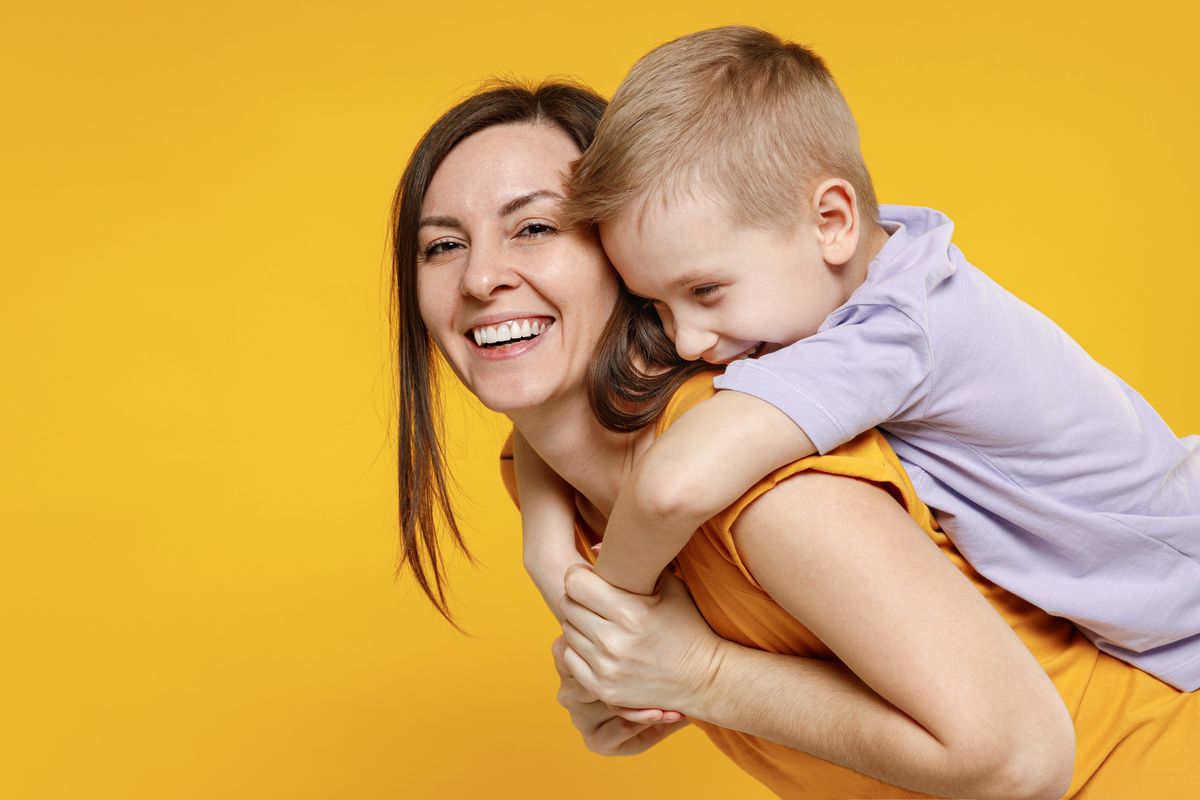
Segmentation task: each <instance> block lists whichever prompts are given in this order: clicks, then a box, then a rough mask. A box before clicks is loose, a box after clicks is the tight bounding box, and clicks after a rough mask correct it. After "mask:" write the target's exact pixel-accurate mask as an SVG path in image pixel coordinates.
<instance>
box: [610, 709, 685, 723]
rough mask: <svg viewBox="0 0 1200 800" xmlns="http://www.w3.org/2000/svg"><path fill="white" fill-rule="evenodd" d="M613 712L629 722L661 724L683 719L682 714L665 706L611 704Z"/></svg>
mask: <svg viewBox="0 0 1200 800" xmlns="http://www.w3.org/2000/svg"><path fill="white" fill-rule="evenodd" d="M612 710H613V713H614V714H616V715H617V716H619V717H620V718H621V719H624V720H628V721H629V722H641V723H647V724H652V725H663V724H666V723H672V722H678V721H679V720H681V719H683V714H680V713H679V712H678V711H672V710H670V709H665V708H627V707H626V706H612Z"/></svg>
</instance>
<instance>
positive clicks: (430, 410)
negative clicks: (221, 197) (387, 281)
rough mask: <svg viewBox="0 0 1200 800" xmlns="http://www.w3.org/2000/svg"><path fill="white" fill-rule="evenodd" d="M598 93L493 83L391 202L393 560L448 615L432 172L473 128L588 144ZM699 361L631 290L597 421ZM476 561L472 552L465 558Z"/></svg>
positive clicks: (605, 368) (596, 384)
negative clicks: (425, 236)
mask: <svg viewBox="0 0 1200 800" xmlns="http://www.w3.org/2000/svg"><path fill="white" fill-rule="evenodd" d="M605 105H606V103H605V100H604V98H602V97H600V96H599V95H598V94H596V93H595V92H593V91H591V90H590V89H587V88H585V87H583V86H579V85H575V84H571V83H565V82H546V83H542V84H540V85H537V86H532V87H526V86H522V85H518V84H514V83H507V82H506V83H493V84H491V85H490V86H489V87H488V88H485V89H484V90H483V91H481V92H479V93H477V94H475V95H473V96H471V97H469V98H467V99H466V100H464V101H462V102H461V103H459V104H458V105H456V106H454V107H453V108H451V109H450V110H449V111H447V112H446V113H445V114H443V115H442V116H441V118H440V119H438V121H437V122H435V123H434V124H433V126H432V127H431V128H430V129H429V130H428V132H426V134H425V135H424V136H423V137H422V138H421V141H420V142H418V143H417V146H416V148H415V149H414V150H413V154H412V157H411V158H410V159H409V161H408V165H407V166H406V167H405V170H404V175H403V176H402V177H401V179H400V185H399V187H398V188H397V190H396V195H395V198H394V199H393V201H392V212H391V234H392V265H393V274H392V301H393V302H392V309H391V312H392V327H393V330H394V333H395V337H396V339H395V341H396V364H397V370H398V378H399V387H398V397H399V403H398V405H399V407H398V409H397V412H398V414H397V418H398V420H399V426H398V431H399V481H398V489H399V512H400V513H399V516H400V561H399V564H398V565H397V567H396V573H397V577H398V576H399V574H400V573H401V572H402V571H403V570H404V568H405V566H408V568H409V569H411V570H412V573H413V576H414V577H415V578H416V579H417V583H418V584H419V585H420V587H421V589H422V591H424V592H425V594H426V596H428V597H429V599H430V601H431V602H432V603H433V605H434V606H435V607H436V608H437V610H438V611H439V612H441V614H442V615H443V616H445V617H446V619H447V620H449V621H450V622H451V623H453V622H454V620H453V617H452V615H451V613H450V609H449V605H448V603H447V600H446V593H445V564H444V561H443V558H442V551H441V549H440V547H439V540H438V533H437V531H438V527H439V524H440V525H444V526H445V528H446V530H447V531H448V532H449V534H450V537H451V539H452V541H453V542H454V545H455V546H456V547H457V548H458V549H459V550H461V551H462V552H463V553H464V554H465V555H466V556H467V558H468V559H472V557H471V553H470V550H469V549H468V547H467V544H466V541H465V540H464V539H463V536H462V533H461V531H460V530H459V528H458V523H457V522H456V521H455V516H454V509H453V505H452V503H451V500H450V492H449V489H448V486H447V481H446V476H447V469H446V464H445V453H444V450H443V447H442V441H441V436H440V432H441V413H440V412H441V401H440V393H439V385H438V370H437V368H436V365H435V363H434V359H435V354H434V344H433V340H432V338H431V337H430V336H429V331H428V330H427V329H426V327H425V323H424V321H423V320H422V319H421V313H420V308H419V306H418V304H417V270H416V259H417V233H418V223H419V221H420V214H421V206H422V205H423V204H424V202H425V193H426V192H427V191H428V189H429V184H430V182H431V181H432V179H433V175H434V173H435V172H436V171H437V169H438V167H439V166H440V165H441V163H442V160H443V159H445V157H446V156H447V155H448V154H449V153H450V151H451V150H452V149H454V147H455V145H457V144H458V143H459V142H461V141H462V140H463V139H465V138H467V137H468V136H470V135H471V134H473V133H478V132H479V131H482V130H484V129H486V128H490V127H492V126H494V125H504V124H508V123H522V122H527V123H545V124H548V125H553V126H555V127H557V128H559V129H561V130H562V131H563V132H565V133H566V134H567V135H568V136H570V137H571V139H572V140H574V142H575V144H576V145H578V146H579V149H580V151H583V150H586V149H587V147H588V145H589V144H591V141H592V137H593V136H594V135H595V132H596V126H597V125H598V124H599V122H600V117H601V115H602V114H603V113H604V108H605ZM701 368H703V366H702V365H689V364H687V362H683V361H680V359H679V358H678V357H677V356H676V355H675V351H674V349H673V348H672V346H671V343H670V341H669V340H668V339H667V338H666V335H665V334H664V333H663V331H662V327H661V326H660V325H659V322H658V319H657V317H656V316H655V315H654V312H653V310H650V309H647V308H645V307H644V306H643V305H642V304H641V302H640V301H638V300H636V299H634V298H633V297H632V296H631V295H629V294H628V293H626V292H624V291H622V292H620V293H619V299H618V301H617V304H616V307H615V308H614V309H613V313H612V315H611V316H610V317H609V320H608V323H607V325H606V327H605V331H604V334H603V335H602V338H601V341H600V343H599V345H598V347H597V352H596V358H595V359H594V360H593V363H592V367H591V370H590V372H589V375H588V398H589V401H590V402H591V405H592V409H593V411H594V412H595V414H596V417H597V419H598V420H599V421H600V422H601V424H603V425H605V426H606V427H608V428H610V429H612V430H618V431H633V430H638V429H639V428H642V427H643V426H645V425H646V424H648V423H649V422H650V421H652V420H654V419H655V418H656V417H657V416H658V415H659V413H661V411H662V409H663V407H664V406H665V405H666V403H667V401H668V400H669V399H670V397H671V394H672V393H673V392H674V389H675V388H677V387H678V385H679V384H680V383H682V382H683V380H684V379H686V377H687V376H688V375H690V374H691V373H693V372H695V371H697V370H698V369H701ZM472 560H473V559H472Z"/></svg>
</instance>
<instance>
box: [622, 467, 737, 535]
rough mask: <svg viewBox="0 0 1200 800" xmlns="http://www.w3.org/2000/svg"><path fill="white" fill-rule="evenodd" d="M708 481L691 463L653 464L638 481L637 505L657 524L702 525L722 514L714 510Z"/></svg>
mask: <svg viewBox="0 0 1200 800" xmlns="http://www.w3.org/2000/svg"><path fill="white" fill-rule="evenodd" d="M706 484H707V479H706V478H705V476H704V475H702V474H701V472H700V471H699V470H697V469H695V468H694V467H693V466H692V465H690V464H675V465H667V464H659V463H651V464H647V465H646V469H644V470H643V471H642V474H641V475H640V476H638V480H637V481H635V482H634V487H635V493H636V499H635V501H636V503H637V506H638V508H639V510H640V511H641V513H642V514H644V515H645V516H646V517H647V518H649V519H650V520H652V521H653V522H655V523H667V524H670V523H672V522H678V521H681V520H686V521H687V522H689V523H691V524H694V525H699V524H701V523H703V522H704V521H705V520H707V519H708V518H709V517H711V516H712V515H713V514H716V513H717V512H718V511H720V510H721V509H720V508H711V500H710V493H707V492H705V487H706Z"/></svg>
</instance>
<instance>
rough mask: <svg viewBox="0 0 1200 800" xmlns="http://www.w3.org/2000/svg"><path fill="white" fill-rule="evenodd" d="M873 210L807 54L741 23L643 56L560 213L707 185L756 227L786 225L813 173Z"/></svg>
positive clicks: (861, 170)
mask: <svg viewBox="0 0 1200 800" xmlns="http://www.w3.org/2000/svg"><path fill="white" fill-rule="evenodd" d="M829 177H835V178H843V179H845V180H847V181H849V183H850V184H851V185H852V186H853V187H854V192H855V195H856V202H857V205H858V211H859V214H860V216H861V217H862V218H863V219H864V220H865V221H872V222H873V221H876V220H878V218H879V206H878V203H877V201H876V199H875V189H874V187H873V186H872V185H871V176H870V174H869V173H868V172H867V167H866V165H865V164H864V163H863V158H862V153H861V152H860V150H859V141H858V127H857V126H856V125H855V123H854V116H853V115H852V114H851V113H850V108H849V106H847V105H846V100H845V98H843V97H842V93H841V91H839V90H838V87H837V84H836V83H835V82H834V80H833V76H832V75H831V74H830V73H829V70H828V69H827V68H826V66H825V63H824V62H823V61H822V60H821V58H820V57H819V56H817V54H816V53H813V52H812V51H811V50H808V49H806V48H804V47H802V46H800V45H798V44H795V43H793V42H785V41H783V40H782V39H780V38H779V37H777V36H775V35H773V34H770V33H767V32H766V31H762V30H759V29H757V28H750V27H741V26H737V27H725V28H714V29H712V30H706V31H700V32H698V33H692V34H688V35H687V36H683V37H681V38H679V39H676V40H674V41H672V42H667V43H666V44H663V45H660V46H659V47H657V48H655V49H654V50H651V51H650V52H649V53H647V54H646V55H645V56H643V57H642V58H641V59H640V60H639V61H638V62H637V63H636V64H634V66H633V69H631V70H630V71H629V74H628V75H627V76H626V77H625V80H624V81H622V82H621V85H620V87H618V89H617V93H616V95H615V96H614V97H613V99H612V102H611V103H610V104H609V106H608V110H607V111H606V112H605V114H604V117H603V119H602V120H601V121H600V127H599V128H598V129H597V131H596V138H595V141H594V142H593V143H592V145H591V147H590V148H588V150H587V151H586V152H585V153H584V155H583V157H582V158H581V159H580V160H579V162H578V164H577V167H576V170H575V174H574V176H573V178H572V181H571V185H570V192H569V194H570V198H571V199H570V200H569V201H568V203H567V206H566V209H565V214H566V216H567V217H568V221H569V222H572V223H577V224H578V223H598V222H604V221H606V220H611V219H613V218H614V217H616V216H618V215H619V214H621V213H622V212H623V211H625V210H626V209H628V208H630V207H631V206H633V205H634V204H637V203H644V202H646V201H647V200H649V199H651V198H658V199H662V200H669V199H674V198H678V197H679V196H681V195H693V196H694V195H695V194H696V193H700V192H702V193H705V194H708V195H710V196H711V197H712V199H715V200H717V201H718V202H719V203H721V204H722V205H724V206H725V207H726V210H727V211H728V212H729V213H730V215H731V217H732V218H733V219H734V220H735V221H737V222H739V223H742V224H747V225H753V226H755V227H759V228H764V227H772V228H774V227H785V226H787V225H789V224H791V223H794V222H795V220H796V219H797V218H799V216H800V215H801V213H802V211H803V209H804V204H806V203H807V202H808V196H807V195H808V192H809V191H811V189H812V188H813V186H814V185H815V184H816V182H818V181H819V180H823V179H825V178H829Z"/></svg>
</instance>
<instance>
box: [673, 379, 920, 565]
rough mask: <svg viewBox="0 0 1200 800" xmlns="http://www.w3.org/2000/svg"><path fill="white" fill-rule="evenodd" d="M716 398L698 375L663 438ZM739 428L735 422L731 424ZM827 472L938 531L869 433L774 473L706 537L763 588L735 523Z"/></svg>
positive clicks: (684, 389) (682, 392) (677, 400)
mask: <svg viewBox="0 0 1200 800" xmlns="http://www.w3.org/2000/svg"><path fill="white" fill-rule="evenodd" d="M714 394H715V389H714V388H713V382H712V375H711V374H702V375H696V376H694V377H692V378H690V379H688V381H687V382H686V383H685V384H684V385H683V386H681V387H680V388H679V390H678V391H677V392H676V393H675V396H674V397H673V398H672V399H671V402H670V403H668V404H667V407H666V409H665V410H664V412H663V415H662V417H661V418H660V419H659V423H658V433H659V434H660V435H661V434H662V433H663V431H665V430H666V429H667V428H669V427H670V426H671V425H672V424H674V423H675V422H676V421H677V420H678V419H679V418H680V417H681V416H683V415H684V414H685V413H686V412H687V411H688V409H690V408H693V407H694V406H696V405H698V404H699V403H702V402H704V401H705V400H707V399H708V398H710V397H712V396H713V395H714ZM730 424H731V425H735V424H737V422H736V420H734V421H731V422H730ZM805 471H814V472H823V473H826V474H828V475H838V476H841V477H845V478H852V479H855V480H860V481H865V482H867V483H871V484H874V485H875V486H878V487H879V488H881V489H883V490H884V491H886V492H887V493H888V494H890V495H891V496H892V497H893V498H894V499H895V500H896V502H898V503H900V505H901V506H903V507H904V509H905V511H906V512H908V514H909V516H910V517H911V518H912V519H913V521H914V522H916V523H917V524H918V525H920V526H921V527H922V528H923V529H925V530H926V531H931V530H933V529H934V528H935V527H936V525H937V523H936V522H935V521H934V520H933V516H932V514H931V512H930V511H929V508H928V507H927V506H926V505H925V504H924V503H922V502H921V501H920V499H919V498H918V497H917V493H916V490H915V489H914V488H913V485H912V481H910V480H909V478H908V475H907V474H906V473H905V471H904V468H903V467H902V466H901V464H900V462H899V460H898V459H897V458H896V454H895V453H894V452H892V448H891V446H890V445H889V444H888V443H887V440H886V439H884V438H883V435H882V434H881V433H879V431H876V430H867V431H864V432H863V433H860V434H859V435H857V436H855V437H853V438H852V439H851V440H849V441H847V442H845V443H843V444H841V445H839V446H838V447H836V448H834V450H833V452H830V453H827V454H824V455H812V456H808V457H807V458H802V459H800V460H799V461H795V462H793V463H791V464H788V465H787V466H784V467H781V468H780V469H777V470H775V471H774V472H772V473H771V474H770V475H767V476H765V477H764V478H763V479H762V480H760V481H758V483H756V484H755V485H754V486H753V487H751V488H750V490H749V491H747V492H746V493H745V494H744V495H742V496H741V497H740V498H739V499H738V500H736V501H735V502H734V503H733V504H732V505H730V506H729V507H728V508H726V509H725V510H724V511H722V512H720V513H719V514H717V515H716V516H714V517H713V518H712V519H710V520H708V522H706V523H704V525H703V526H702V527H701V534H702V535H704V536H706V537H707V538H708V539H709V541H711V542H712V544H713V545H714V546H715V547H716V549H717V551H718V552H719V553H721V554H722V555H723V557H724V558H725V559H726V560H728V561H729V562H730V563H732V564H733V565H734V566H735V567H736V568H737V569H738V570H739V571H740V572H741V573H742V575H743V576H744V577H745V579H746V580H747V581H748V582H749V583H750V584H751V585H752V586H754V587H755V588H761V587H760V586H759V585H758V581H757V580H755V578H754V576H753V575H752V574H751V573H750V570H749V569H748V568H747V566H746V564H745V563H744V562H743V561H742V558H741V554H740V553H739V551H738V548H737V543H736V542H735V541H734V535H733V526H734V522H735V521H736V520H737V518H738V517H739V516H740V515H741V513H742V512H743V511H745V510H746V508H747V507H748V506H749V505H750V504H751V503H753V502H754V501H755V500H757V499H758V498H759V497H762V496H763V495H764V494H766V493H767V492H769V491H771V490H772V489H774V488H775V487H776V486H778V485H779V484H780V483H782V482H783V481H785V480H787V479H788V478H790V477H792V476H793V475H796V474H798V473H801V472H805Z"/></svg>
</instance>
